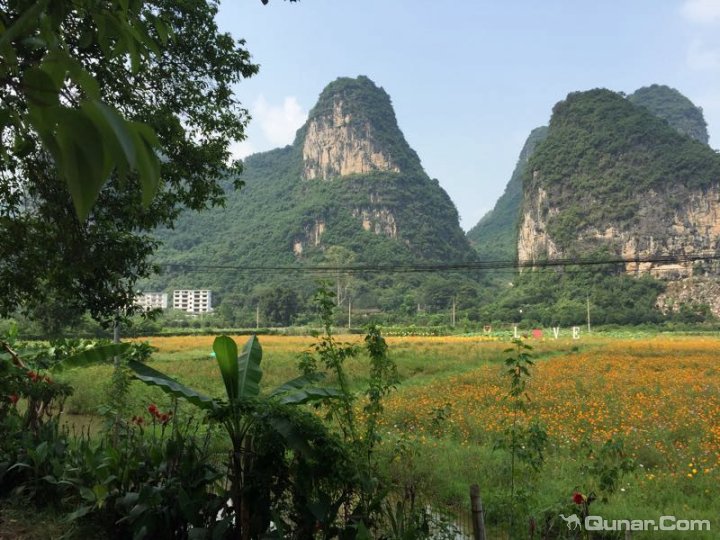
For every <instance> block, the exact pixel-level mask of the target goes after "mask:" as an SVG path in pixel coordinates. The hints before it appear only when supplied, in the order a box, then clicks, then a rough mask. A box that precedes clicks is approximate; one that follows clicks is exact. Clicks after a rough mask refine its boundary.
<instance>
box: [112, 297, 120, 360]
mask: <svg viewBox="0 0 720 540" xmlns="http://www.w3.org/2000/svg"><path fill="white" fill-rule="evenodd" d="M113 343H115V344H117V343H120V310H119V309H118V312H117V315H116V316H115V321H113ZM113 364H114V366H115V369H117V368H118V366H120V357H119V356H118V355H115V356H114V357H113Z"/></svg>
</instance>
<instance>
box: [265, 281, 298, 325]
mask: <svg viewBox="0 0 720 540" xmlns="http://www.w3.org/2000/svg"><path fill="white" fill-rule="evenodd" d="M257 301H258V305H259V307H260V312H261V313H262V314H263V319H264V320H265V321H267V322H269V323H270V324H279V325H281V326H289V325H290V323H291V322H292V318H293V317H294V316H295V315H297V312H298V307H299V301H298V296H297V293H296V292H295V291H294V290H293V289H290V288H288V287H284V286H280V287H276V288H273V289H265V290H263V291H262V292H260V294H259V295H258V298H257Z"/></svg>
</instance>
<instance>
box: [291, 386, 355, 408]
mask: <svg viewBox="0 0 720 540" xmlns="http://www.w3.org/2000/svg"><path fill="white" fill-rule="evenodd" d="M342 396H344V394H343V392H342V391H341V390H339V389H338V388H320V387H317V386H310V387H306V388H303V389H301V390H298V391H297V392H292V393H289V394H284V395H282V396H281V397H280V399H279V400H278V401H279V402H280V403H282V404H283V405H302V404H304V403H309V402H311V401H318V400H321V399H333V398H339V397H342Z"/></svg>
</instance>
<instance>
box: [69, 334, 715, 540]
mask: <svg viewBox="0 0 720 540" xmlns="http://www.w3.org/2000/svg"><path fill="white" fill-rule="evenodd" d="M551 336H552V334H550V338H549V339H548V338H546V339H545V340H532V339H531V340H529V341H528V342H529V343H530V344H531V345H532V346H533V347H534V350H533V351H532V352H533V355H534V357H535V359H536V360H537V363H536V366H535V368H534V369H533V377H532V378H531V381H530V384H529V387H528V395H529V396H530V398H531V401H530V402H529V406H528V411H527V413H526V414H525V415H524V417H523V418H522V422H526V421H529V420H531V419H533V418H537V419H539V420H540V421H541V422H542V423H543V424H544V425H545V426H546V428H547V432H548V434H549V437H550V439H549V446H548V448H547V452H546V463H545V466H544V468H543V469H542V470H541V471H540V472H539V473H533V472H532V471H531V470H529V469H528V468H526V467H525V468H523V467H522V466H520V471H519V472H520V474H519V477H518V479H517V483H518V488H519V490H520V492H521V494H522V493H524V494H525V495H524V496H523V497H521V498H520V499H516V500H515V503H514V505H513V507H512V513H513V515H514V516H516V520H517V521H520V520H522V519H527V518H528V517H529V516H530V515H533V516H538V515H542V513H543V510H547V511H548V512H549V513H550V514H549V515H551V516H552V515H553V514H552V513H553V512H554V515H555V516H556V515H557V513H559V512H561V511H562V512H564V513H565V514H566V515H569V514H572V513H573V511H574V510H575V511H576V510H577V509H576V508H574V507H573V506H572V504H571V503H570V497H571V495H572V493H573V491H575V490H578V491H581V492H583V493H589V492H591V491H595V492H597V493H598V494H599V495H601V496H602V497H601V498H604V499H605V500H599V501H597V502H595V503H593V505H592V507H591V513H596V514H599V515H602V516H603V517H604V518H606V519H624V518H631V519H657V518H659V517H660V516H661V515H675V516H677V517H678V518H683V519H710V520H711V521H712V526H713V528H716V527H720V522H718V521H716V520H717V516H718V514H719V513H720V497H718V495H720V493H719V492H718V491H719V490H718V486H719V485H720V466H719V461H720V367H719V366H718V362H717V353H716V351H717V350H718V349H719V348H720V339H717V338H715V337H711V336H707V335H704V336H685V335H683V336H676V335H654V336H653V335H647V334H644V335H642V336H640V337H636V338H631V337H619V338H618V337H615V336H612V335H596V336H584V337H583V338H582V339H581V340H579V341H573V340H571V339H560V340H557V341H556V340H553V339H552V337H551ZM245 339H246V337H238V338H237V341H238V343H243V342H244V341H245ZM340 339H342V340H345V341H349V342H355V343H358V344H359V343H361V339H362V336H357V335H351V336H341V338H340ZM212 341H213V337H211V336H200V337H190V336H186V337H159V338H158V337H155V338H151V339H150V342H151V343H152V344H153V345H154V346H156V347H157V348H158V352H157V353H156V354H155V356H154V359H153V361H152V365H153V367H155V368H157V369H159V370H161V371H163V372H165V373H168V374H170V375H172V376H174V377H176V378H178V379H179V380H181V381H183V382H184V383H186V384H188V385H190V386H192V387H194V388H198V389H200V390H202V391H204V392H206V393H208V394H209V395H222V392H223V390H222V387H221V382H220V379H219V377H218V374H217V368H216V365H215V361H214V359H213V358H212V357H211V356H210V352H211V347H212ZM260 341H261V343H262V345H263V348H264V359H263V369H264V379H263V385H264V387H265V388H272V387H273V386H274V385H276V384H278V383H280V382H283V381H285V380H287V379H290V378H292V377H294V376H295V375H296V374H297V371H296V367H295V366H296V358H297V355H298V354H299V353H301V352H302V351H304V350H307V349H308V348H309V347H310V346H311V345H312V343H313V338H310V337H301V336H261V337H260ZM388 343H389V345H390V352H391V355H392V358H393V359H394V360H395V361H396V363H397V364H398V368H399V373H400V376H401V379H402V384H401V385H400V386H399V387H398V389H397V391H396V392H394V393H393V394H392V396H391V397H390V399H389V400H388V401H387V404H386V412H385V417H384V420H383V422H384V423H383V426H382V429H383V443H382V445H381V449H380V452H381V455H382V456H383V462H384V463H385V464H386V465H385V467H386V469H387V471H388V473H389V474H390V475H391V476H392V478H394V480H395V482H396V483H397V485H398V486H399V487H402V486H407V485H408V483H410V484H412V485H413V487H414V488H415V489H417V490H418V491H419V492H421V493H422V494H423V496H424V497H425V498H427V500H429V501H431V502H432V503H433V504H434V505H435V506H438V507H445V508H449V509H456V510H459V509H461V508H464V507H465V506H467V504H466V501H467V498H468V486H469V484H470V483H478V484H479V485H480V487H481V493H482V494H483V499H484V501H485V507H486V511H487V520H488V526H489V528H490V530H491V531H492V533H493V536H492V537H498V538H501V537H503V536H506V535H507V534H508V533H507V527H508V526H507V516H508V512H509V510H508V504H509V501H508V485H509V455H508V453H507V451H506V450H494V443H495V441H496V440H497V439H498V437H499V436H500V434H501V433H502V431H503V430H504V429H505V428H506V427H507V425H508V418H509V408H508V403H507V401H506V399H505V395H506V394H507V384H506V382H505V381H504V380H503V376H502V371H503V369H502V366H503V364H502V360H503V358H504V356H505V354H504V353H503V351H504V349H506V348H507V347H508V345H509V343H508V342H507V341H501V340H495V341H493V340H488V339H487V338H485V337H483V336H445V337H390V338H388ZM365 366H366V358H364V357H362V356H361V357H359V358H356V359H353V360H350V361H349V363H348V365H347V368H348V372H349V373H350V375H351V376H352V377H353V379H354V380H355V382H356V387H359V385H361V384H362V382H363V381H364V380H365V379H366V377H367V373H366V369H365ZM110 373H111V372H110V369H109V368H107V367H91V368H87V369H84V370H76V371H70V372H68V373H66V374H64V375H63V377H64V378H65V379H66V380H67V381H68V382H70V383H71V384H73V385H74V386H75V387H76V388H77V389H78V390H77V391H76V393H75V395H74V396H72V397H71V398H70V399H69V400H68V402H67V406H66V410H67V411H68V412H69V413H77V414H82V415H85V416H83V417H82V419H81V420H80V421H79V422H76V423H79V424H83V423H84V422H86V421H87V420H88V419H91V418H93V416H92V415H93V413H94V411H95V410H96V408H97V406H98V405H100V404H101V403H102V400H103V399H104V398H103V396H104V392H105V388H106V385H107V382H108V381H109V378H110ZM330 382H332V381H330ZM130 394H131V399H130V403H131V407H132V408H133V410H134V411H135V412H133V413H131V414H139V413H141V412H142V411H143V410H144V409H145V408H146V407H147V405H148V404H149V403H151V402H157V403H158V404H159V405H160V406H161V407H166V406H169V403H168V402H167V400H166V399H165V398H164V396H162V395H161V394H159V393H158V392H157V391H156V390H153V389H151V388H148V387H146V386H144V385H141V384H138V383H134V384H133V385H132V387H131V392H130ZM69 418H72V415H70V416H69ZM611 437H612V438H614V439H617V438H618V437H621V438H622V439H623V440H624V443H625V449H626V452H627V457H629V458H632V459H633V460H634V462H635V464H636V468H635V470H634V471H633V472H631V473H629V474H627V475H625V476H623V477H622V478H621V479H619V481H618V483H617V486H616V489H615V491H614V492H612V493H610V492H607V491H603V490H601V488H600V481H599V474H600V473H598V472H597V471H596V472H595V473H593V472H591V469H592V465H593V463H594V462H595V461H596V460H597V450H598V449H599V447H600V446H601V445H602V444H603V443H604V442H605V441H606V440H608V439H609V438H611ZM590 448H593V449H594V450H595V454H594V455H591V454H590V453H589V449H590ZM608 466H610V465H608ZM523 527H525V526H524V525H523ZM525 529H526V527H525V528H523V530H525ZM683 534H687V533H672V532H664V533H663V534H662V538H666V539H673V538H685V537H686V536H683ZM652 537H653V536H652V533H636V534H635V536H633V538H652ZM715 537H716V533H715V532H714V531H711V532H710V533H697V532H696V533H693V538H697V539H710V538H715Z"/></svg>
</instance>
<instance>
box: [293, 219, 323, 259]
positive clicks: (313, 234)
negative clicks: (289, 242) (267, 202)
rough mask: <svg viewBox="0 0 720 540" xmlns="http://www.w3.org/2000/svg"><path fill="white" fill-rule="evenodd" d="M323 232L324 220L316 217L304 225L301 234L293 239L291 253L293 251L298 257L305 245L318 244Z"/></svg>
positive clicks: (315, 245) (314, 245)
mask: <svg viewBox="0 0 720 540" xmlns="http://www.w3.org/2000/svg"><path fill="white" fill-rule="evenodd" d="M324 232H325V221H324V220H322V219H316V220H315V221H314V222H312V223H310V224H307V225H305V227H304V232H303V235H302V236H301V237H299V238H296V239H295V240H294V241H293V253H295V256H296V257H300V256H301V255H302V254H303V250H304V249H305V248H306V247H307V246H313V247H317V246H319V245H320V240H321V237H322V235H323V233H324Z"/></svg>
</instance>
